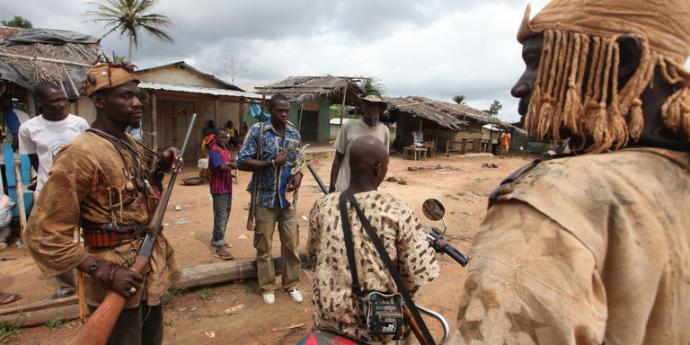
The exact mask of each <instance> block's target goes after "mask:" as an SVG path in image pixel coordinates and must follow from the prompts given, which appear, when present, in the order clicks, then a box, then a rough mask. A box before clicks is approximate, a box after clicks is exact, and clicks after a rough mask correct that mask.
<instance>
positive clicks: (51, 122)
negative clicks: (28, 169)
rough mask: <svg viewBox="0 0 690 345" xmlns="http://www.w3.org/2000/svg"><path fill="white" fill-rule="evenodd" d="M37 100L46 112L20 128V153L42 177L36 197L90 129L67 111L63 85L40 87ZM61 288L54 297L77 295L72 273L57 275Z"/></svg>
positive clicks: (44, 85) (38, 182)
mask: <svg viewBox="0 0 690 345" xmlns="http://www.w3.org/2000/svg"><path fill="white" fill-rule="evenodd" d="M36 98H37V101H38V103H39V104H40V106H41V109H43V114H41V115H38V116H36V117H34V118H32V119H30V120H28V121H26V122H24V123H23V124H22V125H21V127H19V133H18V134H19V135H18V136H19V153H21V154H26V155H29V159H30V160H31V166H33V168H34V170H36V173H37V175H38V179H37V184H36V195H39V194H40V193H41V190H42V189H43V186H44V185H45V183H46V181H48V173H49V172H50V170H51V168H52V167H53V159H54V158H55V156H56V155H57V154H58V152H60V150H62V147H63V146H65V145H67V143H69V142H70V141H72V139H74V138H76V137H77V136H79V135H80V134H82V133H84V132H85V131H86V130H87V129H89V123H88V122H86V120H84V118H81V117H79V116H76V115H72V114H70V113H68V112H67V104H68V101H67V96H66V95H65V92H64V91H63V90H62V88H60V87H59V86H57V85H55V84H52V83H48V82H42V83H39V84H38V85H37V86H36ZM57 278H58V279H57V280H58V284H59V287H58V289H57V291H56V292H55V295H54V296H53V297H54V298H62V297H66V296H69V295H72V294H74V287H75V285H74V276H73V275H72V271H71V270H70V271H67V272H66V273H63V274H60V275H58V276H57Z"/></svg>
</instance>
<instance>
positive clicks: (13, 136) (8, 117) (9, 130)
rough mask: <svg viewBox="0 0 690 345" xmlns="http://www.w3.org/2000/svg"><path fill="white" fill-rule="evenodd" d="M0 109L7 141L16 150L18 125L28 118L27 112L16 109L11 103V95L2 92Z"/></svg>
mask: <svg viewBox="0 0 690 345" xmlns="http://www.w3.org/2000/svg"><path fill="white" fill-rule="evenodd" d="M0 111H2V116H3V119H4V120H5V134H6V135H7V143H9V144H12V149H13V150H14V151H17V147H18V146H19V137H18V136H17V133H18V132H19V126H20V125H21V124H22V123H24V122H26V121H28V120H29V114H27V113H25V112H23V111H21V110H19V109H17V108H15V107H14V105H13V104H12V96H10V95H9V94H4V95H2V96H1V97H0Z"/></svg>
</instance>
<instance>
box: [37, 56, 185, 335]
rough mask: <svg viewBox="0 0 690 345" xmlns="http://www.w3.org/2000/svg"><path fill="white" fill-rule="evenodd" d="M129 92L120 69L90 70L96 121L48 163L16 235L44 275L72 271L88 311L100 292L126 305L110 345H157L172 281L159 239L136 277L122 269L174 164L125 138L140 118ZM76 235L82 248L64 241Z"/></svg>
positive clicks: (165, 246) (132, 81)
mask: <svg viewBox="0 0 690 345" xmlns="http://www.w3.org/2000/svg"><path fill="white" fill-rule="evenodd" d="M137 84H138V80H137V79H136V76H134V74H133V72H132V69H131V68H130V66H129V65H114V64H110V63H99V64H97V65H95V66H93V67H92V68H90V69H89V71H88V74H87V80H86V82H85V85H84V89H85V92H86V94H87V95H88V96H90V97H91V99H92V100H93V102H94V104H95V106H96V113H97V115H96V121H94V123H93V127H92V129H90V130H88V131H87V132H86V133H84V134H82V135H80V136H78V137H77V138H75V139H74V140H73V141H71V142H70V143H69V144H67V145H66V146H65V147H64V148H63V149H62V151H61V152H60V153H59V154H58V155H57V156H56V158H55V161H54V162H53V166H52V168H51V171H50V176H49V178H48V180H47V182H46V184H45V186H44V187H43V190H42V191H41V195H40V197H39V198H38V201H37V202H36V206H35V207H34V209H33V212H32V213H31V217H30V218H29V222H28V226H27V229H26V232H25V234H24V240H25V242H26V244H27V245H28V247H29V251H30V252H31V255H32V256H33V258H34V260H35V261H36V263H37V264H38V267H39V268H40V269H41V270H42V271H43V273H45V274H46V275H48V276H56V275H59V274H62V273H64V272H69V271H71V270H72V269H74V268H77V269H79V270H80V271H81V272H83V273H84V274H86V278H85V290H86V304H88V306H89V307H90V308H91V309H92V310H93V309H95V308H96V307H97V306H98V305H99V304H100V303H101V301H102V300H103V298H104V297H105V295H106V292H107V291H108V290H113V291H115V292H117V293H118V294H120V295H122V296H123V297H125V298H126V300H127V303H126V305H125V310H124V311H123V312H122V314H121V315H120V317H119V319H118V321H117V323H116V325H115V328H114V330H113V333H112V335H111V336H110V339H109V341H108V344H111V345H113V344H128V345H131V344H134V345H137V344H161V343H162V341H163V311H162V307H161V305H160V303H161V301H160V297H161V295H162V294H163V293H165V291H166V290H167V289H168V288H169V287H170V286H171V285H172V283H173V282H174V280H175V279H176V278H177V277H178V276H179V271H178V270H177V268H176V265H175V260H174V256H173V249H172V247H171V246H170V244H169V243H168V241H167V240H166V238H165V236H164V235H163V234H160V235H159V236H158V238H157V240H156V243H155V246H154V249H153V253H152V255H151V260H150V262H149V265H147V266H146V268H145V269H144V271H143V272H141V274H139V273H137V272H135V271H133V270H131V269H130V267H132V266H133V264H134V260H135V257H136V255H137V251H138V248H139V246H140V245H141V242H142V240H143V237H144V235H145V234H144V232H145V231H146V230H147V226H148V225H149V222H150V221H151V217H152V215H153V213H154V212H155V209H156V207H157V206H158V202H159V200H160V193H161V190H162V186H161V182H162V178H163V176H164V173H165V172H166V171H168V170H169V168H170V166H171V164H172V162H173V159H174V157H176V156H179V152H178V151H177V150H175V149H168V150H166V151H165V152H164V153H163V154H162V156H160V157H159V156H158V155H157V154H155V153H154V152H152V151H149V150H148V149H146V148H145V147H143V146H141V144H139V143H137V142H136V140H134V138H133V137H132V136H130V135H128V134H126V133H125V129H126V128H127V126H128V125H131V124H132V123H135V122H137V121H139V119H141V116H142V104H141V102H140V101H139V98H138V97H139V96H138V95H139V88H138V87H137ZM80 227H81V228H82V229H83V232H82V237H83V239H84V246H82V244H81V243H74V241H73V238H74V233H75V232H78V231H79V228H80Z"/></svg>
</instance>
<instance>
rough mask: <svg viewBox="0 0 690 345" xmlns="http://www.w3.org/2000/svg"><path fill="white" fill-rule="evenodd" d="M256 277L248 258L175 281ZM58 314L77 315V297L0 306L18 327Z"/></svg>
mask: <svg viewBox="0 0 690 345" xmlns="http://www.w3.org/2000/svg"><path fill="white" fill-rule="evenodd" d="M300 260H301V261H302V265H303V266H305V265H306V263H307V254H304V253H302V254H300ZM273 264H274V265H275V267H276V272H279V271H280V268H281V267H282V259H281V258H279V257H278V258H274V259H273ZM254 277H256V261H255V260H251V259H245V260H233V261H223V262H218V263H213V264H204V265H198V266H193V267H188V268H184V269H182V276H181V277H180V280H179V281H178V282H177V283H176V284H175V286H174V287H175V288H178V289H192V288H197V287H203V286H209V285H215V284H220V283H228V282H233V281H236V280H244V279H250V278H254ZM58 317H61V318H62V319H63V320H74V319H78V318H79V299H78V298H77V297H76V296H70V297H67V298H62V299H56V300H49V301H41V302H38V303H33V304H30V305H24V306H17V307H12V308H2V309H0V322H6V323H8V324H10V325H14V326H17V327H31V326H39V325H42V324H45V322H46V321H48V320H53V319H55V318H58Z"/></svg>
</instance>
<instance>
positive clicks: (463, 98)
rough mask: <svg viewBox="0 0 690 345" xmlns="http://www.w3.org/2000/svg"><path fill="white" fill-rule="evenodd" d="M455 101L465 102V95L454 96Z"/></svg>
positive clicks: (458, 102)
mask: <svg viewBox="0 0 690 345" xmlns="http://www.w3.org/2000/svg"><path fill="white" fill-rule="evenodd" d="M453 102H455V103H457V104H463V103H465V96H464V95H456V96H453Z"/></svg>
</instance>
